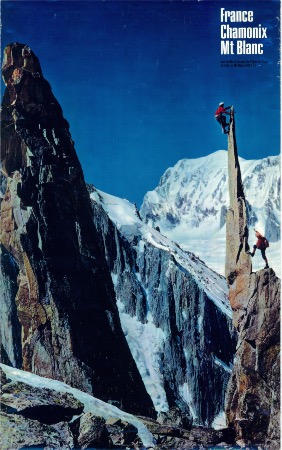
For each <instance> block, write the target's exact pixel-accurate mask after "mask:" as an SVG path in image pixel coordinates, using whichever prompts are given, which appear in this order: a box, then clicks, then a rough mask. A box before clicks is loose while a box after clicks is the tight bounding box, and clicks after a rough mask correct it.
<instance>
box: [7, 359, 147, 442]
mask: <svg viewBox="0 0 282 450" xmlns="http://www.w3.org/2000/svg"><path fill="white" fill-rule="evenodd" d="M0 375H1V397H0V404H1V411H0V420H1V431H2V433H1V449H13V450H17V449H21V448H23V447H24V448H26V447H32V448H33V447H35V446H36V447H40V448H42V449H44V448H46V449H47V448H48V449H49V448H54V449H55V448H56V449H57V448H62V449H67V448H68V449H71V448H80V449H83V448H94V447H95V448H112V447H114V446H118V447H125V446H126V445H130V446H132V443H133V442H134V441H136V442H138V445H139V444H140V445H141V446H142V445H143V441H142V439H143V440H144V444H145V445H146V446H148V447H149V446H151V447H153V446H154V438H153V435H152V434H151V433H150V432H149V431H148V429H147V428H146V427H145V426H144V425H143V423H142V422H140V421H139V420H138V419H137V418H135V417H134V416H131V415H129V414H126V413H124V412H123V411H120V410H119V409H118V408H116V407H113V406H112V405H109V404H107V403H104V402H102V401H100V400H97V399H95V398H94V397H92V396H90V395H88V394H85V393H83V392H81V391H79V390H77V389H74V388H71V387H70V386H68V385H66V384H64V383H61V382H58V381H54V380H48V379H46V378H42V377H39V376H35V375H34V374H29V373H27V372H23V371H20V370H11V368H9V367H7V366H4V365H1V368H0ZM131 419H132V421H133V422H134V424H135V425H133V424H132V423H130V420H131ZM138 427H139V428H140V427H141V428H142V430H143V434H142V431H141V432H140V429H139V428H138ZM138 433H139V434H140V436H141V437H140V436H139V435H138Z"/></svg>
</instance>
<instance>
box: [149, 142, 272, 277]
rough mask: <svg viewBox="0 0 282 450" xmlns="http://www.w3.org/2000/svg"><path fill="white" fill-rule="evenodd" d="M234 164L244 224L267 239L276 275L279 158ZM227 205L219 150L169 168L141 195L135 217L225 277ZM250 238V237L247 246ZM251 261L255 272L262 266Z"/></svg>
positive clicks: (223, 154)
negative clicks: (237, 167) (246, 218)
mask: <svg viewBox="0 0 282 450" xmlns="http://www.w3.org/2000/svg"><path fill="white" fill-rule="evenodd" d="M239 159H240V166H241V172H242V179H243V183H244V188H245V196H246V199H247V202H248V213H249V214H248V215H249V225H250V227H255V228H257V229H259V230H260V231H261V232H262V233H263V234H265V235H266V236H267V238H268V240H269V241H270V243H271V245H270V248H269V249H268V254H269V261H270V263H271V265H272V267H273V268H274V270H276V271H278V272H280V258H279V248H280V243H279V240H280V158H279V157H278V156H272V157H268V158H264V159H262V160H250V161H248V160H245V159H243V158H239ZM228 204H229V196H228V176H227V152H226V151H225V150H219V151H217V152H215V153H212V154H211V155H208V156H206V157H202V158H197V159H183V160H181V161H179V162H178V163H177V164H176V165H175V166H174V167H172V168H169V169H168V170H167V171H166V172H165V173H164V175H163V176H162V178H161V180H160V183H159V185H158V186H157V187H156V189H155V190H153V191H150V192H148V193H147V194H146V195H145V197H144V201H143V205H142V207H141V211H140V213H141V216H142V217H143V218H144V220H145V221H146V222H147V223H148V224H150V225H151V226H154V227H159V229H160V230H161V232H162V233H163V234H165V235H166V236H168V237H170V238H171V239H172V240H174V241H176V242H178V243H179V244H180V245H181V247H182V248H183V249H187V250H190V251H192V252H194V253H195V254H196V255H199V256H200V257H201V258H202V259H203V260H204V261H205V263H206V264H207V265H209V266H210V267H211V268H213V269H214V270H216V271H217V272H219V273H221V274H224V263H225V216H226V211H227V208H228ZM252 237H254V236H252V232H250V242H251V241H252ZM254 239H255V237H254ZM253 262H254V269H255V270H257V269H258V268H259V267H261V265H262V264H263V261H262V262H261V261H260V258H259V257H258V256H256V257H255V258H254V260H253Z"/></svg>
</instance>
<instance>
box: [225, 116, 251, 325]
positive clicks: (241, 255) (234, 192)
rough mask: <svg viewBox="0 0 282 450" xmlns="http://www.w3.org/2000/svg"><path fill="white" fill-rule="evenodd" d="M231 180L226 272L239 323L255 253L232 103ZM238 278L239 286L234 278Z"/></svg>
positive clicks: (229, 142)
mask: <svg viewBox="0 0 282 450" xmlns="http://www.w3.org/2000/svg"><path fill="white" fill-rule="evenodd" d="M228 174H229V178H228V184H229V198H230V202H229V209H228V211H227V216H226V264H225V275H226V279H227V283H228V286H229V288H230V302H231V307H232V308H233V311H234V319H235V324H237V321H238V320H239V318H240V315H241V313H242V311H244V302H245V299H244V296H243V297H241V296H240V293H239V292H238V289H237V286H238V284H239V283H242V285H245V284H246V283H248V278H249V276H250V273H251V271H252V264H251V257H250V256H249V255H248V253H247V251H248V250H249V245H248V226H247V208H246V200H245V195H244V189H243V183H242V178H241V170H240V165H239V158H238V152H237V143H236V135H235V113H234V109H233V107H232V109H231V116H230V131H229V135H228ZM235 280H236V285H235V286H236V287H235V286H234V281H235Z"/></svg>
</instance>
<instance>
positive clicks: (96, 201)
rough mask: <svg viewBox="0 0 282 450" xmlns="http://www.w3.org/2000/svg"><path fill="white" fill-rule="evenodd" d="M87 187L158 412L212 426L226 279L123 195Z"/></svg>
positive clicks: (228, 338)
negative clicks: (153, 224)
mask: <svg viewBox="0 0 282 450" xmlns="http://www.w3.org/2000/svg"><path fill="white" fill-rule="evenodd" d="M91 190H92V195H91V197H92V198H93V213H94V221H95V225H96V227H97V230H98V232H99V233H100V235H101V239H103V240H104V249H105V256H106V260H107V263H108V265H109V269H110V271H111V274H112V278H113V281H114V288H115V292H116V296H117V300H118V301H117V304H118V308H119V313H120V318H121V323H122V327H123V330H124V333H125V336H126V339H127V341H128V344H129V347H130V349H131V351H132V354H133V356H134V358H135V361H136V364H137V366H138V369H139V371H140V373H141V375H142V378H143V380H144V383H145V386H146V388H147V391H148V393H149V394H150V395H151V398H152V399H153V402H154V406H155V409H156V411H157V412H158V419H159V420H160V421H161V422H162V423H163V424H164V425H170V426H179V427H181V428H186V429H187V428H188V429H189V428H190V427H191V423H193V424H198V425H203V426H211V425H212V424H213V422H214V420H215V419H216V418H217V416H218V415H220V414H222V412H223V409H224V398H225V392H226V386H227V382H228V380H229V376H230V372H231V368H232V363H233V355H234V352H235V346H236V336H235V332H234V329H233V326H232V319H231V315H232V312H231V309H228V307H229V305H228V298H227V290H226V294H225V289H226V284H225V280H224V279H223V278H222V277H220V276H219V275H217V274H216V273H214V272H213V271H211V270H210V269H209V268H208V267H207V266H205V264H204V263H203V262H202V261H200V260H199V259H197V258H196V257H195V256H194V255H192V254H190V253H186V252H183V251H182V250H181V249H180V248H179V247H178V246H177V245H175V244H174V243H173V242H171V241H170V240H169V239H167V238H165V237H164V236H162V235H161V234H160V233H159V232H158V231H156V230H154V229H152V228H151V227H149V226H148V225H146V224H145V223H144V222H142V221H141V220H140V218H139V217H138V214H137V212H136V210H135V209H134V206H133V205H131V204H130V203H129V202H126V201H124V200H121V199H118V198H116V197H113V196H109V195H108V194H104V195H103V193H100V192H99V191H97V190H95V188H92V189H91ZM115 204H116V210H113V208H114V206H113V205H115ZM109 205H110V208H111V211H112V217H115V218H116V220H117V221H118V223H117V226H115V225H114V223H113V222H112V221H111V219H110V217H111V211H108V210H107V208H108V206H109ZM123 208H124V209H123ZM126 217H127V218H128V222H126V219H125V218H126ZM118 218H120V220H119V219H118ZM117 227H118V229H117ZM225 296H226V298H225ZM225 300H226V303H227V304H226V305H225V303H224V302H225ZM229 308H230V307H229ZM221 425H223V424H221ZM223 426H224V425H223Z"/></svg>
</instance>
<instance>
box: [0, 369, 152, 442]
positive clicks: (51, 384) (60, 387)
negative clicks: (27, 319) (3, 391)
mask: <svg viewBox="0 0 282 450" xmlns="http://www.w3.org/2000/svg"><path fill="white" fill-rule="evenodd" d="M0 367H1V368H2V370H3V371H4V372H5V373H6V375H7V377H8V378H9V379H11V380H12V381H16V382H23V383H25V384H28V385H29V386H33V387H38V388H41V389H42V388H46V389H53V390H54V391H57V392H61V393H62V392H67V393H70V394H72V395H73V396H74V397H75V398H76V399H77V400H79V401H80V402H81V403H83V404H84V412H91V413H92V414H94V415H95V416H101V417H104V419H108V418H109V417H118V418H120V419H121V420H124V421H127V422H129V423H131V424H132V425H134V426H135V427H136V428H137V429H138V435H139V437H140V439H141V440H142V442H143V444H144V446H145V447H147V448H154V447H155V439H154V437H153V435H152V434H151V433H150V432H149V430H148V429H147V428H146V427H145V425H144V424H143V423H142V422H140V420H138V419H137V418H136V417H135V416H133V415H131V414H128V413H125V412H124V411H121V410H120V409H118V408H117V407H116V406H113V405H111V404H109V403H105V402H103V401H102V400H99V399H97V398H95V397H92V396H91V395H89V394H87V393H85V392H82V391H80V390H78V389H75V388H73V387H71V386H69V385H68V384H66V383H63V382H62V381H57V380H52V379H50V378H43V377H40V376H38V375H35V374H33V373H31V372H25V371H23V370H20V369H15V368H14V367H9V366H6V365H5V364H0Z"/></svg>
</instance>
